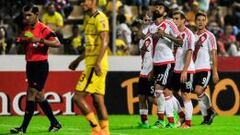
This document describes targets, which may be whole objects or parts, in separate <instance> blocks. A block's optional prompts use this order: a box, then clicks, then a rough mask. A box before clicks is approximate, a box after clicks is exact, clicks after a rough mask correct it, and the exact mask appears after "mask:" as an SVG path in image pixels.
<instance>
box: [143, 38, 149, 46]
mask: <svg viewBox="0 0 240 135" xmlns="http://www.w3.org/2000/svg"><path fill="white" fill-rule="evenodd" d="M150 44H151V39H150V38H147V39H146V40H145V42H144V45H145V46H146V47H148V46H149V45H150Z"/></svg>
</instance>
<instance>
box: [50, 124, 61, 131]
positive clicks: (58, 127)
mask: <svg viewBox="0 0 240 135" xmlns="http://www.w3.org/2000/svg"><path fill="white" fill-rule="evenodd" d="M61 128H62V125H61V124H60V123H58V124H56V125H51V126H50V127H49V128H48V132H57V131H58V130H60V129H61Z"/></svg>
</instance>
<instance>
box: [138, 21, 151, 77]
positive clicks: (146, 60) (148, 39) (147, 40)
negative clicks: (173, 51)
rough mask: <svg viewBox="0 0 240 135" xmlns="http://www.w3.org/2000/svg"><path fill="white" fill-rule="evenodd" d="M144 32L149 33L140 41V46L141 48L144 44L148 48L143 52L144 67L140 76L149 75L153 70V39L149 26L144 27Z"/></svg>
mask: <svg viewBox="0 0 240 135" xmlns="http://www.w3.org/2000/svg"><path fill="white" fill-rule="evenodd" d="M142 33H143V34H144V35H148V36H147V37H146V38H145V39H141V40H140V41H139V48H140V49H141V48H142V47H143V46H144V45H145V46H146V48H147V51H146V52H144V53H142V54H141V57H142V67H141V72H140V76H141V77H148V74H149V73H150V72H151V71H152V68H153V62H152V51H153V41H152V37H151V35H150V33H149V26H148V27H146V28H144V29H143V31H142Z"/></svg>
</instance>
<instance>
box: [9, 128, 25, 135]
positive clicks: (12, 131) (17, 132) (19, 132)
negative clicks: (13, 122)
mask: <svg viewBox="0 0 240 135" xmlns="http://www.w3.org/2000/svg"><path fill="white" fill-rule="evenodd" d="M10 133H11V134H23V133H26V130H23V128H21V127H19V128H12V129H10Z"/></svg>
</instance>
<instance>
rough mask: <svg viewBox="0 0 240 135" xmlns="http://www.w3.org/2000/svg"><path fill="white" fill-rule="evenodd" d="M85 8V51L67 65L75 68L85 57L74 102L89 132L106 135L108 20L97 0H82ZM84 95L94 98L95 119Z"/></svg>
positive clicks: (107, 133) (72, 68)
mask: <svg viewBox="0 0 240 135" xmlns="http://www.w3.org/2000/svg"><path fill="white" fill-rule="evenodd" d="M83 7H84V10H85V11H86V13H87V15H88V19H86V20H84V21H85V23H84V24H85V27H84V34H85V36H86V44H85V46H86V47H85V51H84V53H83V55H80V56H79V57H78V58H77V59H75V60H74V61H73V62H72V63H71V64H70V65H69V68H70V69H71V70H75V69H76V67H77V66H78V64H79V63H80V62H81V61H82V60H83V59H85V71H84V72H83V73H82V74H81V76H80V79H79V82H78V84H77V86H76V92H75V94H74V96H73V101H74V103H75V104H76V105H77V107H78V108H79V109H80V110H81V112H82V113H83V115H84V116H85V117H86V119H87V120H88V121H89V123H90V125H91V127H92V135H102V134H103V135H109V134H110V132H109V122H108V113H107V109H106V106H105V103H104V94H105V80H106V75H107V70H108V58H107V51H106V50H107V47H108V42H109V23H108V18H107V16H106V15H105V14H104V13H103V12H101V11H99V10H98V0H85V2H84V4H83ZM87 95H91V96H92V97H93V102H94V106H95V108H96V111H97V116H98V120H99V121H98V120H97V119H96V118H95V114H94V112H93V110H92V109H90V107H89V105H88V103H87V102H86V100H85V97H86V96H87Z"/></svg>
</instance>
